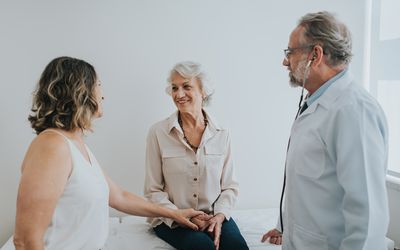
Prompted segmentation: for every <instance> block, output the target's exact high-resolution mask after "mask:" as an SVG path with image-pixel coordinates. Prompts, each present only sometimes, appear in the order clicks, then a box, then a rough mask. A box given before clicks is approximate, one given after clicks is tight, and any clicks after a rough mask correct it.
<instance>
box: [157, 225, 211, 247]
mask: <svg viewBox="0 0 400 250" xmlns="http://www.w3.org/2000/svg"><path fill="white" fill-rule="evenodd" d="M153 229H154V231H155V233H156V235H157V236H158V237H159V238H161V239H163V240H164V241H165V242H167V243H168V244H170V245H171V246H173V247H175V248H176V249H179V250H214V249H215V248H214V242H213V240H212V239H211V237H210V236H209V235H208V234H207V233H205V232H201V231H193V230H192V229H188V228H183V227H177V228H173V229H171V228H170V227H169V226H167V225H165V224H164V223H162V224H161V225H159V226H157V227H155V228H153Z"/></svg>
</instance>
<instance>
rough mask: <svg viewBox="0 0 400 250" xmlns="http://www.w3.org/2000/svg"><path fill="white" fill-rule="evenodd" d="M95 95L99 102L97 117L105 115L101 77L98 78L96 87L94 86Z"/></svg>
mask: <svg viewBox="0 0 400 250" xmlns="http://www.w3.org/2000/svg"><path fill="white" fill-rule="evenodd" d="M94 96H95V98H96V102H97V111H96V113H95V115H94V116H95V117H96V118H99V117H102V116H103V99H104V96H103V89H102V87H101V81H100V80H99V79H97V80H96V83H95V87H94Z"/></svg>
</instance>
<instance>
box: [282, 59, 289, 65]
mask: <svg viewBox="0 0 400 250" xmlns="http://www.w3.org/2000/svg"><path fill="white" fill-rule="evenodd" d="M282 65H283V66H286V67H287V66H289V60H288V59H287V58H286V57H285V58H283V61H282Z"/></svg>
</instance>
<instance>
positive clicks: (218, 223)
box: [207, 213, 225, 250]
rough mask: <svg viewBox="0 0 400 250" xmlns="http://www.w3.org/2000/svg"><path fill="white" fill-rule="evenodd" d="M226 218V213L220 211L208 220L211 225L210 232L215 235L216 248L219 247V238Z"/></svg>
mask: <svg viewBox="0 0 400 250" xmlns="http://www.w3.org/2000/svg"><path fill="white" fill-rule="evenodd" d="M224 220H225V215H223V214H221V213H218V214H216V215H215V216H214V217H212V218H211V219H210V220H209V221H208V222H209V224H210V226H209V227H208V229H207V231H208V233H209V234H211V235H212V236H214V246H215V249H216V250H218V249H219V239H220V236H221V228H222V223H223V222H224Z"/></svg>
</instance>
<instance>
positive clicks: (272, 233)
mask: <svg viewBox="0 0 400 250" xmlns="http://www.w3.org/2000/svg"><path fill="white" fill-rule="evenodd" d="M268 238H269V243H271V244H275V245H282V233H281V232H280V231H279V230H278V229H276V228H275V229H272V230H269V231H268V232H267V233H266V234H264V235H263V237H262V239H261V242H265V241H266V240H267V239H268Z"/></svg>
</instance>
